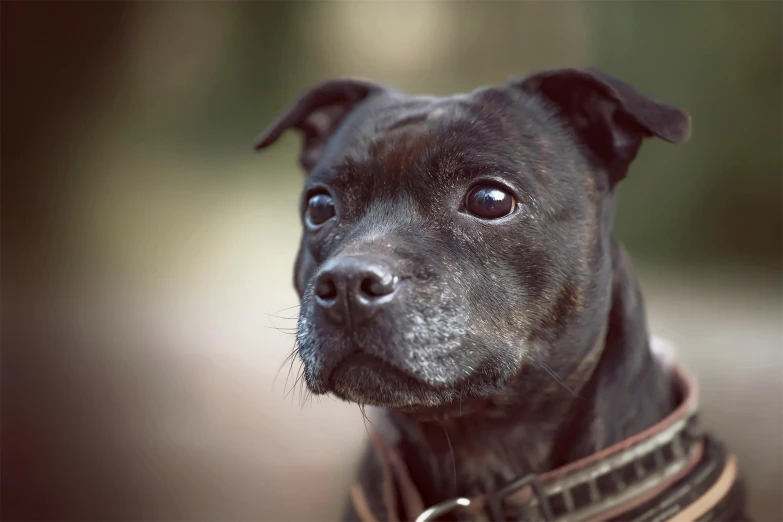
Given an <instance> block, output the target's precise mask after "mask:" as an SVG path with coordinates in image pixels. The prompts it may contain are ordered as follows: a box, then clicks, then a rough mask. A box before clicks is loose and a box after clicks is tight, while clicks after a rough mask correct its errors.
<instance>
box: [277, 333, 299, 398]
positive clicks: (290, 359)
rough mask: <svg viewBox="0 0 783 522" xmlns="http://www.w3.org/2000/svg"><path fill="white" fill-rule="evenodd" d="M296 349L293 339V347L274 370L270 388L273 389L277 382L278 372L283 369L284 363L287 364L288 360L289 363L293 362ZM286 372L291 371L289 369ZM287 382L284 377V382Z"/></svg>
mask: <svg viewBox="0 0 783 522" xmlns="http://www.w3.org/2000/svg"><path fill="white" fill-rule="evenodd" d="M297 351H298V350H297V348H296V341H294V347H293V349H292V350H291V351H290V352H289V353H288V355H286V357H285V359H283V362H282V363H281V364H280V367H279V368H278V369H277V371H276V372H275V378H274V379H272V390H274V389H275V385H276V384H277V379H278V377H280V372H282V371H283V368H285V365H286V364H288V363H289V362H290V363H293V361H294V358H295V357H296V353H297ZM288 373H289V374H290V373H291V372H290V370H289V372H288ZM287 382H288V379H286V383H287Z"/></svg>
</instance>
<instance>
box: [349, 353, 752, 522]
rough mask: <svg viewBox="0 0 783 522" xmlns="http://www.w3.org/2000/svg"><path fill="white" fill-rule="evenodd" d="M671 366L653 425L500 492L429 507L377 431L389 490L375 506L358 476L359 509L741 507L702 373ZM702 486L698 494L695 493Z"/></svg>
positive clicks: (506, 514) (560, 511)
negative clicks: (701, 417)
mask: <svg viewBox="0 0 783 522" xmlns="http://www.w3.org/2000/svg"><path fill="white" fill-rule="evenodd" d="M672 372H673V374H674V377H675V382H676V385H677V386H678V388H679V393H680V397H681V401H680V404H679V405H678V407H677V408H676V409H675V410H674V411H673V412H672V413H671V414H669V415H668V416H667V417H666V418H664V419H663V420H661V421H660V422H658V423H657V424H655V425H654V426H652V427H650V428H648V429H646V430H644V431H642V432H640V433H638V434H636V435H634V436H632V437H630V438H628V439H626V440H623V441H621V442H619V443H617V444H614V445H612V446H610V447H608V448H606V449H603V450H601V451H599V452H597V453H594V454H592V455H590V456H588V457H585V458H583V459H580V460H578V461H575V462H571V463H569V464H567V465H565V466H562V467H560V468H557V469H554V470H551V471H547V472H545V473H541V474H538V475H535V474H531V475H528V476H524V477H520V478H518V479H517V480H515V481H512V482H511V483H510V484H508V485H507V486H506V487H504V488H501V489H500V490H498V491H496V492H493V493H490V494H482V495H479V496H476V497H471V498H453V499H447V500H444V501H443V502H441V503H438V504H437V505H434V506H429V507H426V506H424V503H423V502H422V498H421V495H420V494H419V492H418V491H417V490H416V487H415V485H414V483H413V481H412V480H411V478H410V475H409V474H408V470H407V469H406V467H405V464H404V461H403V460H402V458H401V457H400V456H399V455H398V454H397V453H396V452H395V451H394V450H393V449H392V447H391V446H390V445H389V444H388V443H387V442H386V441H385V440H384V439H383V438H382V437H381V436H380V435H379V434H378V433H376V432H374V431H371V432H370V439H371V441H372V443H373V446H374V448H375V451H376V455H377V457H378V459H379V461H380V462H381V467H382V470H383V483H382V484H381V496H382V497H383V498H382V499H381V502H379V503H378V502H376V503H373V504H374V505H376V509H375V510H373V509H372V508H371V507H370V503H369V502H368V499H367V496H366V494H365V490H364V488H363V486H362V485H361V484H355V485H354V486H353V488H352V490H351V500H352V503H353V508H354V511H355V512H356V513H357V514H358V515H359V517H360V518H361V520H363V521H364V522H377V521H379V520H388V521H393V522H399V521H402V520H416V522H425V521H430V520H437V519H438V518H440V517H443V516H445V515H448V517H449V518H450V519H457V520H475V521H486V520H572V521H575V520H583V521H594V520H611V519H616V518H622V520H631V519H633V520H639V521H648V520H649V521H656V522H657V521H662V520H672V521H675V520H676V521H685V520H696V519H705V518H704V517H705V516H707V515H709V514H710V513H712V512H717V511H716V510H717V509H718V508H720V507H721V506H723V508H721V509H723V510H724V515H722V516H725V510H726V509H728V508H726V505H728V506H729V507H731V506H734V507H735V508H737V509H741V508H742V507H743V506H742V504H744V502H743V498H744V497H743V493H744V490H742V488H741V485H740V484H739V481H738V473H737V468H736V462H735V458H734V456H733V455H730V454H727V453H726V451H725V450H724V449H723V446H722V445H721V444H720V443H718V442H717V441H715V440H713V439H712V438H710V437H708V436H706V435H704V434H699V433H697V431H696V423H697V412H698V388H697V383H696V380H695V379H694V377H693V376H692V375H691V374H690V373H688V372H687V371H686V370H685V369H684V368H683V367H681V366H679V365H676V364H675V365H673V367H672ZM678 492H679V493H678ZM695 493H699V494H698V495H697V496H695V497H694V495H695ZM378 505H381V506H383V508H384V509H383V510H382V511H383V512H380V511H381V510H379V509H378V508H377V506H378ZM401 511H402V513H400V512H401ZM706 519H707V520H709V519H710V518H706Z"/></svg>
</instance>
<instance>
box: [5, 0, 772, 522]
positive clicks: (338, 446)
mask: <svg viewBox="0 0 783 522" xmlns="http://www.w3.org/2000/svg"><path fill="white" fill-rule="evenodd" d="M781 15H783V12H782V10H781V4H780V3H779V2H710V3H701V2H698V3H696V2H693V3H692V2H661V3H658V2H579V3H568V2H535V3H511V2H509V3H465V2H453V3H446V2H398V3H381V2H317V3H316V2H310V3H304V2H258V3H254V2H201V3H197V2H135V3H121V2H90V3H78V2H67V3H46V2H3V3H2V170H3V173H2V174H3V179H2V182H3V187H2V188H3V190H2V247H3V249H2V254H3V258H2V270H3V273H2V276H3V277H2V286H3V289H2V290H3V307H2V319H3V329H2V335H3V346H2V348H3V353H2V385H3V394H2V510H3V518H4V519H6V520H15V519H31V518H37V519H47V520H64V519H70V520H98V519H100V520H118V519H125V520H186V519H187V520H218V519H220V520H240V519H241V520H328V519H333V518H334V517H335V516H336V514H337V511H338V508H339V506H340V505H341V504H342V501H343V498H344V493H345V490H346V487H347V484H348V483H349V480H350V474H351V469H352V467H353V465H354V463H355V460H356V455H357V453H356V452H357V448H358V447H359V445H360V444H361V443H362V441H363V439H364V437H365V430H364V427H363V424H362V418H361V415H360V412H359V410H358V408H357V407H355V406H351V405H347V404H343V403H340V402H338V401H336V400H331V399H322V400H321V401H320V403H318V402H314V403H312V404H311V403H310V402H309V401H308V402H307V403H306V404H301V400H300V397H299V395H298V392H297V389H296V387H293V388H292V384H293V378H291V379H288V381H287V383H286V374H287V371H288V368H287V367H285V368H284V369H283V370H282V371H281V372H280V374H279V375H278V376H277V378H276V375H277V373H278V369H279V368H280V367H281V364H282V363H283V361H284V359H285V357H286V356H287V355H288V353H289V351H290V350H291V348H292V344H293V338H292V328H293V327H294V326H295V316H296V309H295V305H296V304H297V297H296V294H295V293H294V290H293V287H292V282H291V281H292V266H293V261H294V256H295V253H296V246H297V242H298V239H299V223H298V216H297V201H298V192H299V190H300V188H301V186H302V182H303V176H302V173H301V172H300V171H299V169H298V167H297V165H296V156H297V148H298V145H299V138H298V136H297V135H296V134H295V133H291V134H290V135H287V136H285V137H284V139H283V140H282V141H281V142H280V143H279V144H278V145H277V146H275V147H273V148H272V149H270V150H268V151H265V152H264V153H263V154H254V153H253V152H252V150H251V142H252V140H253V138H254V137H255V136H256V135H257V134H258V133H259V132H260V131H261V130H262V129H263V128H264V127H265V126H266V125H267V124H268V123H269V122H270V121H271V120H272V119H273V118H275V117H276V116H277V115H278V114H279V112H280V111H282V110H283V109H284V108H285V107H286V106H287V105H288V104H289V103H291V102H292V101H293V100H294V99H295V97H296V96H298V95H299V93H300V92H301V91H303V90H304V89H306V88H308V87H310V86H311V85H312V84H314V83H316V82H318V81H321V80H324V79H328V78H332V77H335V76H340V75H347V74H351V75H360V76H365V77H369V78H372V79H375V80H378V81H380V82H384V83H388V84H389V85H391V86H393V87H395V88H398V89H400V90H403V91H408V92H411V93H431V94H447V93H452V92H456V91H469V90H472V89H474V88H476V87H478V86H480V85H484V84H489V83H503V82H505V81H506V80H507V78H508V77H509V76H516V75H521V74H523V73H526V72H529V71H533V70H537V69H542V68H550V67H562V66H571V65H576V66H582V65H593V66H597V67H599V68H602V69H604V70H605V71H607V72H609V73H611V74H613V75H615V76H618V77H620V78H622V79H625V80H626V81H628V82H629V83H631V84H633V85H635V86H636V87H638V88H639V89H640V90H642V91H643V92H646V93H648V94H650V95H651V96H653V97H654V98H657V99H659V100H661V101H665V102H667V103H670V104H673V105H676V106H678V107H682V108H686V109H687V110H689V111H690V113H691V114H692V117H693V122H694V128H693V139H692V141H691V142H690V143H689V144H687V145H685V146H671V145H666V144H662V143H655V142H649V143H647V144H646V145H645V146H644V147H643V148H642V152H641V154H640V156H639V158H638V160H637V162H636V163H635V164H634V166H633V168H632V170H631V173H630V175H629V177H628V179H627V180H626V181H624V183H623V185H622V188H621V189H620V206H619V212H618V215H617V220H616V231H617V234H618V235H619V236H620V238H621V239H622V240H623V241H624V243H625V244H626V246H627V248H628V250H629V251H630V254H631V257H632V258H633V259H634V262H635V264H636V268H637V272H638V274H639V277H640V279H641V283H642V287H643V291H644V292H645V297H646V300H647V305H648V309H649V315H650V323H651V328H652V330H653V332H654V333H655V334H656V335H658V336H661V337H665V338H667V339H669V340H672V341H674V342H675V343H676V344H677V345H678V347H679V352H680V356H681V358H682V359H683V360H684V361H685V363H686V364H687V365H689V366H690V367H691V368H692V369H693V370H694V371H695V373H697V374H698V376H699V377H700V378H701V380H702V390H703V418H704V421H705V422H706V424H707V425H708V426H709V427H710V428H712V429H714V431H715V432H716V433H718V434H719V435H720V436H721V437H722V438H724V439H725V440H726V441H728V443H729V444H730V446H731V447H732V448H733V449H734V450H735V451H736V452H737V454H738V455H739V458H740V461H741V465H742V467H743V469H744V471H745V473H746V475H747V481H748V485H749V489H750V499H751V509H750V512H751V514H753V515H754V516H755V517H756V519H757V520H781V519H782V518H783V510H782V509H781V499H780V493H781V490H783V483H782V481H781V460H782V459H783V455H781V442H782V438H781V437H782V436H783V434H782V433H781V431H782V430H781V428H782V425H783V419H782V416H783V389H782V388H781V370H782V368H781V334H782V332H781V319H782V316H781V257H782V252H781V237H782V236H783V231H782V230H781V216H782V214H781V210H782V209H781V196H782V194H783V190H782V188H783V187H782V186H781V180H782V179H783V176H782V173H781V161H782V160H783V150H782V149H781V143H783V136H782V135H781V134H782V132H781V125H782V123H783V112H782V110H781V101H782V98H781V92H782V90H781V87H782V84H781V71H782V69H781V65H782V64H783V55H782V50H783V40H782V36H781V21H782V20H783V18H782V17H781ZM296 370H297V366H296V365H295V366H294V373H295V372H296ZM287 392H290V393H287Z"/></svg>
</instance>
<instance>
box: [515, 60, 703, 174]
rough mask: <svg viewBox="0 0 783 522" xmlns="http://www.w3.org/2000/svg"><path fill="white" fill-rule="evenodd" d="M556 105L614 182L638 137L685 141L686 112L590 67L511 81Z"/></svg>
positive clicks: (637, 144)
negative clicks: (606, 169)
mask: <svg viewBox="0 0 783 522" xmlns="http://www.w3.org/2000/svg"><path fill="white" fill-rule="evenodd" d="M515 85H516V86H517V87H518V88H520V89H522V90H523V91H525V92H528V93H531V94H535V95H538V96H542V97H544V98H546V99H548V100H550V101H551V102H553V103H554V104H555V106H557V107H559V109H560V112H561V114H562V115H563V116H564V118H565V119H566V121H567V122H568V124H569V125H571V126H572V127H573V128H574V129H575V130H576V131H577V133H578V134H579V135H580V136H581V138H582V140H583V141H584V143H585V144H586V145H587V146H588V147H589V148H590V149H591V150H592V151H593V152H594V153H595V154H596V155H597V156H598V158H599V159H600V160H601V161H603V162H604V163H605V164H606V166H607V168H608V170H609V172H610V175H611V176H612V178H613V179H612V181H613V182H614V183H616V182H618V181H620V180H621V179H622V178H624V177H625V175H626V173H627V171H628V166H629V165H630V163H631V161H633V159H634V158H635V157H636V154H637V152H638V151H639V147H640V146H641V144H642V140H643V139H644V138H648V137H652V136H655V137H658V138H661V139H663V140H666V141H668V142H670V143H683V142H685V141H688V139H689V138H690V134H691V120H690V116H689V115H688V114H687V113H685V112H682V111H680V110H679V109H676V108H674V107H670V106H668V105H664V104H661V103H658V102H656V101H653V100H652V99H650V98H649V97H647V96H645V95H644V94H641V93H640V92H638V91H636V90H635V89H634V88H633V87H631V86H630V85H628V84H626V83H624V82H622V81H620V80H618V79H616V78H613V77H611V76H609V75H607V74H604V73H602V72H600V71H597V70H595V69H558V70H553V71H545V72H540V73H536V74H533V75H531V76H528V77H526V78H523V79H522V80H518V81H516V82H515Z"/></svg>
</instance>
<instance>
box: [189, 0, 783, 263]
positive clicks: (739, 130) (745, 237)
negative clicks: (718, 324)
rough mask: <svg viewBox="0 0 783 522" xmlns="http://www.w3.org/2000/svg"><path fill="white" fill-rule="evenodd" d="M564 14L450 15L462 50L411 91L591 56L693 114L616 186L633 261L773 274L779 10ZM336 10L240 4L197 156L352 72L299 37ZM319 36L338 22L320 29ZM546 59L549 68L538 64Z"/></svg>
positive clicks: (480, 11) (631, 8) (626, 5)
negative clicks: (677, 136) (685, 133)
mask: <svg viewBox="0 0 783 522" xmlns="http://www.w3.org/2000/svg"><path fill="white" fill-rule="evenodd" d="M557 4H559V5H556V6H555V5H552V6H530V5H527V4H526V5H520V4H517V3H492V4H486V3H485V4H477V3H457V4H455V5H454V6H453V7H452V8H451V15H450V18H449V20H450V23H453V24H455V25H457V26H458V27H457V29H456V31H457V32H458V33H460V34H464V35H466V36H467V37H466V38H459V39H457V42H458V44H457V45H459V46H460V48H458V49H454V50H453V53H452V54H450V55H449V59H448V60H446V61H443V62H442V63H439V64H438V65H437V71H431V72H428V73H425V74H424V77H419V78H417V79H415V80H414V81H412V82H411V84H412V85H415V86H416V87H418V88H419V90H420V91H424V92H426V91H427V90H429V91H430V92H449V91H450V90H465V89H470V88H472V87H476V86H478V85H480V84H481V83H487V82H493V81H494V82H502V81H503V80H504V79H505V78H506V77H508V76H513V75H518V74H521V73H524V72H526V71H528V70H530V69H531V68H541V67H545V66H548V67H559V66H565V65H580V64H578V63H557V62H555V60H557V59H558V58H562V57H567V58H568V57H572V56H576V57H577V58H578V54H576V55H574V54H573V53H572V54H570V55H569V54H568V52H567V51H560V52H558V51H557V49H555V50H554V51H553V48H557V47H558V46H559V47H561V48H562V47H567V46H569V45H570V46H577V45H581V46H587V47H588V48H589V50H588V54H589V55H590V56H592V58H591V61H590V63H588V64H585V65H595V66H598V67H600V68H602V69H604V70H606V71H608V72H610V73H612V74H614V75H616V76H618V77H621V78H623V79H625V80H626V81H628V82H629V83H631V84H633V85H634V86H636V87H637V88H639V89H640V90H642V91H643V92H646V93H648V94H650V95H651V96H653V97H655V98H657V99H659V100H661V101H664V102H667V103H670V104H672V105H676V106H678V107H682V108H685V109H686V110H688V111H689V112H690V113H691V115H692V117H693V138H692V141H691V142H690V143H689V144H687V145H685V146H671V145H668V144H664V143H659V142H655V141H652V140H651V141H649V142H648V143H646V144H645V146H644V147H643V149H642V152H641V154H640V156H639V158H638V160H637V161H636V163H635V164H634V166H633V168H632V171H631V174H630V176H629V178H628V180H627V181H625V182H624V183H623V185H622V188H621V191H620V192H621V198H620V207H619V211H618V215H617V220H616V231H617V234H618V235H619V236H620V238H621V239H622V240H623V241H624V242H625V243H626V245H627V246H628V248H629V250H630V251H631V252H632V253H633V254H634V255H635V256H637V257H642V258H645V259H649V260H651V261H660V262H666V263H675V264H676V263H714V264H720V263H737V262H741V263H748V264H749V265H750V266H752V267H755V268H756V269H758V270H770V269H771V270H773V271H775V270H777V271H779V270H780V263H781V255H782V252H781V237H783V228H782V227H781V194H782V193H783V185H782V181H781V180H783V175H782V174H781V159H782V157H781V143H783V132H782V131H781V125H782V123H783V109H782V108H781V92H783V90H782V89H783V84H782V83H781V64H782V63H783V55H782V52H783V44H782V42H783V40H782V35H781V23H780V20H781V14H782V12H781V4H780V3H774V2H752V3H743V2H716V3H688V2H595V3H585V4H581V5H576V4H570V3H557ZM332 7H333V6H330V4H318V3H307V4H300V3H239V4H235V5H234V6H233V10H234V17H235V19H236V25H235V32H234V35H233V38H232V42H231V45H229V46H227V47H226V48H225V50H224V52H223V57H222V59H221V63H220V70H219V73H218V74H216V75H215V76H214V77H212V78H211V82H212V85H211V86H210V88H211V89H212V92H211V95H210V96H209V97H208V98H207V100H206V101H207V103H206V105H205V106H204V107H199V108H196V110H194V111H193V112H192V115H191V118H190V119H189V121H183V122H181V123H182V127H183V129H189V130H190V132H189V133H185V134H182V138H183V139H186V140H188V141H189V142H190V144H191V145H193V146H198V147H212V149H213V150H214V151H215V152H218V150H220V149H223V150H224V152H225V153H228V154H236V153H237V151H238V150H243V151H244V150H246V149H240V148H237V147H238V145H240V144H241V146H242V147H246V146H247V144H248V143H249V142H250V139H251V138H252V137H253V136H254V135H255V133H257V132H258V131H260V130H261V129H262V127H263V125H264V124H266V123H267V122H269V121H271V120H272V119H273V118H274V117H276V116H277V114H278V113H279V111H281V110H282V109H283V108H284V107H285V106H286V105H287V104H288V103H290V102H291V101H292V100H293V99H294V97H295V96H296V95H297V94H298V92H299V91H301V90H302V89H304V88H306V87H308V86H309V85H311V84H312V83H314V82H316V81H319V80H321V79H324V78H326V77H329V76H337V75H340V74H350V73H361V72H362V71H352V70H340V69H339V66H338V67H335V66H334V65H333V64H324V63H323V62H322V61H319V60H318V54H316V53H314V50H313V44H314V42H315V45H317V46H326V47H327V51H326V52H328V46H329V45H330V42H329V41H318V40H317V38H316V37H310V38H308V37H307V33H308V32H309V31H311V30H312V29H314V28H313V27H311V26H310V25H309V24H311V23H312V22H313V20H318V19H319V16H321V15H327V14H329V13H330V10H331V9H332ZM415 8H416V5H415V4H408V6H407V7H401V6H398V7H397V9H415ZM355 9H357V10H358V9H365V10H368V11H370V10H372V9H374V10H376V12H377V16H384V11H383V9H388V5H387V6H385V7H384V6H377V5H375V6H373V7H368V6H366V5H359V4H356V6H355ZM319 13H320V14H319ZM372 15H373V13H372V12H368V16H372ZM574 15H576V16H577V17H579V19H580V21H581V23H582V24H583V26H584V35H583V39H582V40H580V39H579V37H573V38H574V40H573V41H568V38H569V34H568V32H567V31H564V30H563V29H562V28H560V30H558V28H557V27H553V22H552V20H555V21H556V20H558V19H561V20H562V19H563V18H565V17H572V18H573V17H574ZM531 17H532V18H533V19H534V20H535V19H538V20H540V22H541V31H543V32H544V33H546V32H547V31H549V32H551V37H548V36H547V35H544V37H541V36H537V35H535V34H533V33H532V31H530V29H527V30H526V31H521V30H520V31H517V30H515V27H523V25H522V24H524V23H527V24H528V26H529V24H530V20H531ZM324 23H335V22H334V19H332V18H327V19H325V20H324ZM528 26H524V27H528ZM393 30H396V31H404V30H405V28H404V27H399V28H394V29H393ZM310 36H312V35H310ZM385 36H386V35H384V34H379V35H378V38H384V37H385ZM564 40H565V41H564ZM530 42H535V43H537V44H538V46H536V47H531V46H530ZM542 42H543V43H544V44H547V47H546V48H542V47H541V44H542ZM547 53H548V54H547ZM541 56H543V57H545V58H544V59H543V60H541V59H537V58H539V57H541ZM572 59H573V58H572ZM379 80H381V81H383V80H384V78H380V79H379ZM395 87H400V86H399V85H395ZM428 87H429V89H427V88H428ZM293 159H294V158H293V157H292V158H291V160H292V161H293Z"/></svg>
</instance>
